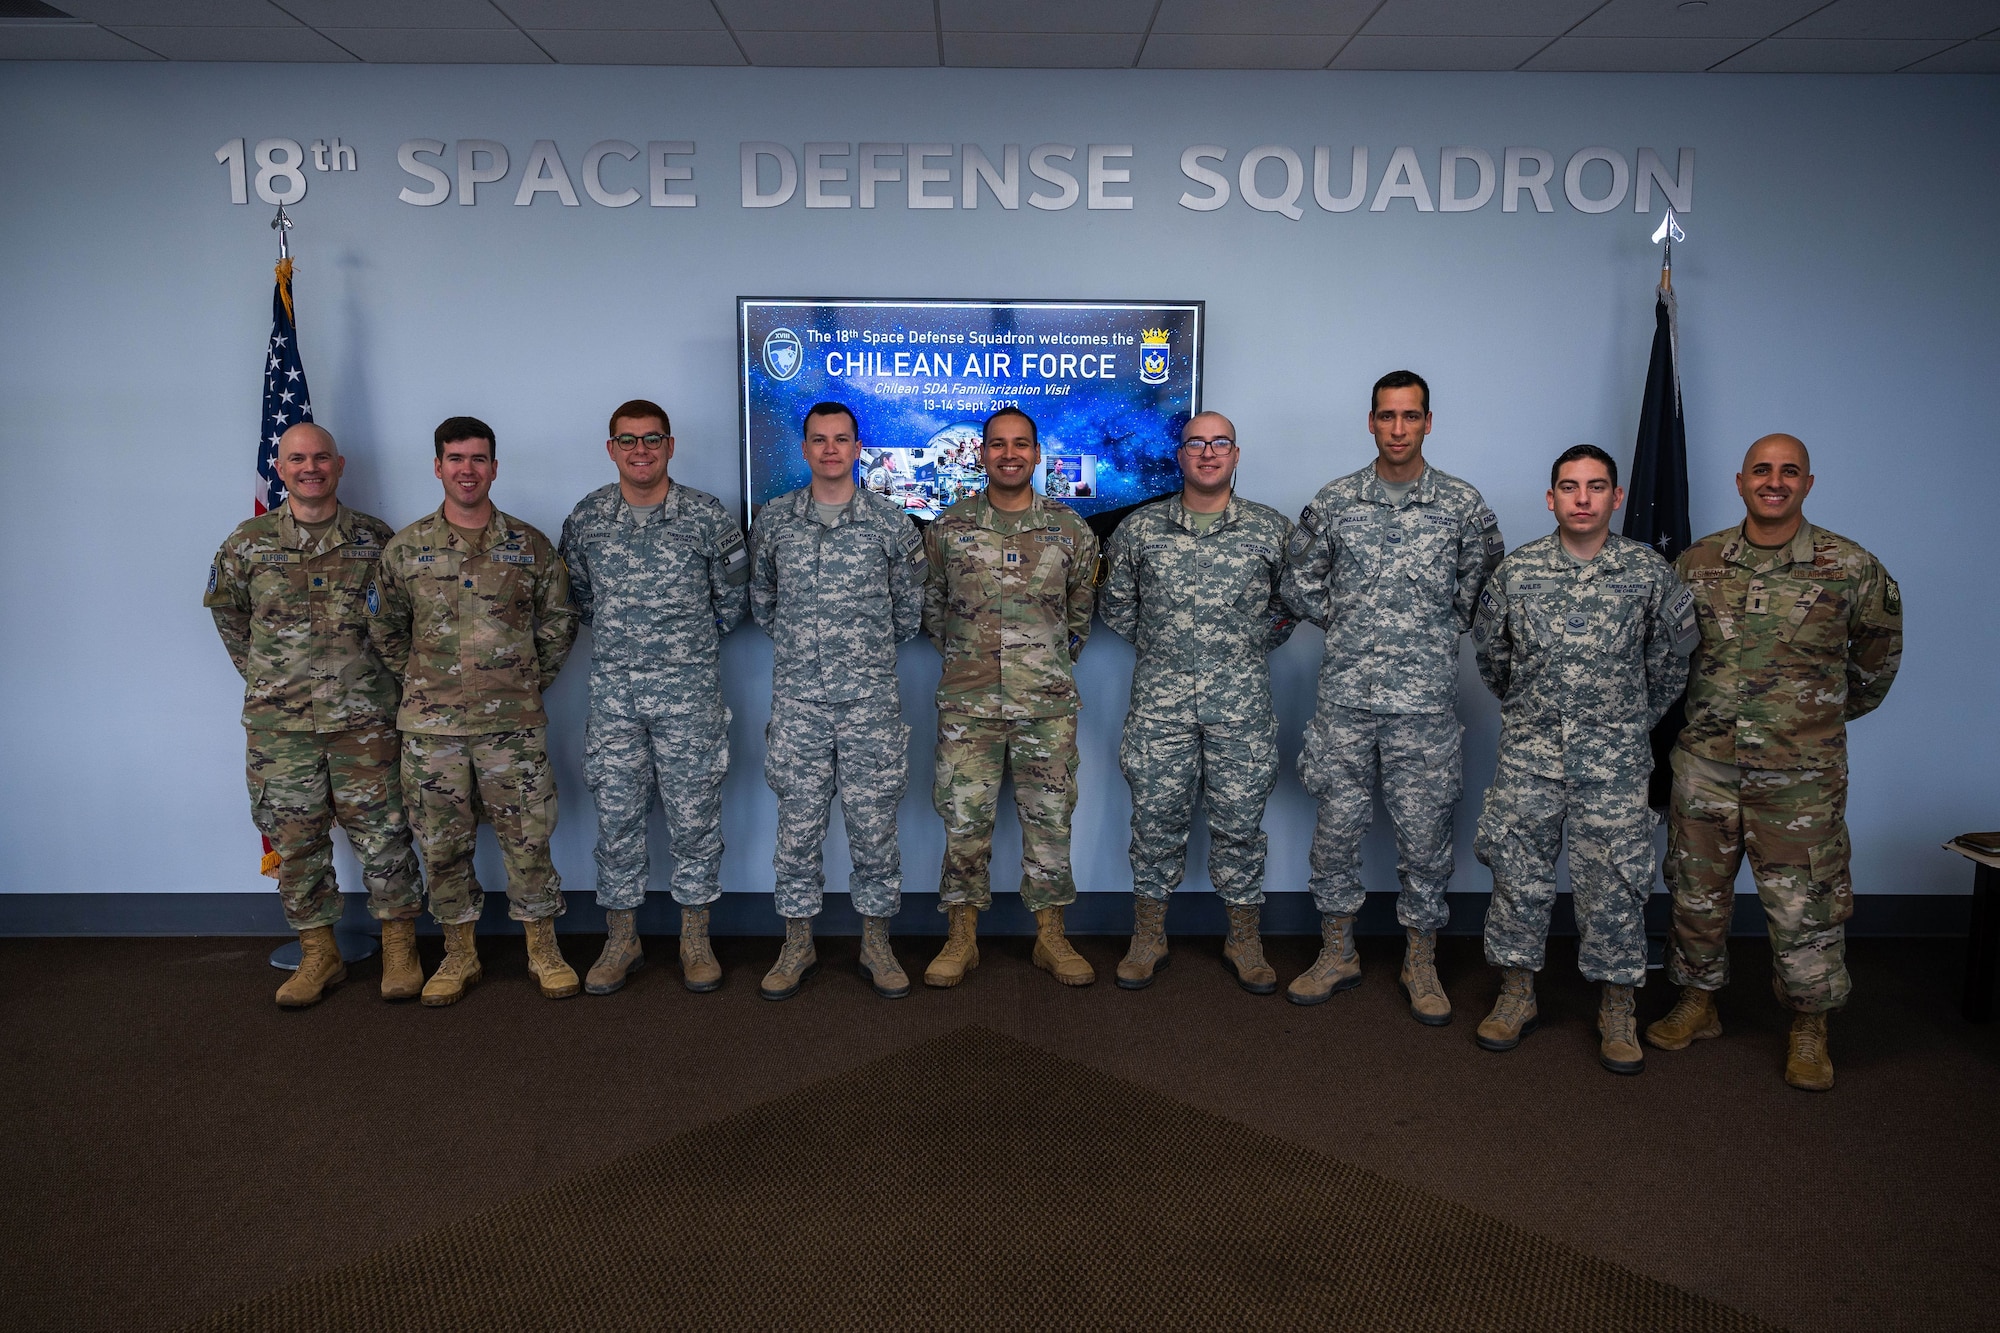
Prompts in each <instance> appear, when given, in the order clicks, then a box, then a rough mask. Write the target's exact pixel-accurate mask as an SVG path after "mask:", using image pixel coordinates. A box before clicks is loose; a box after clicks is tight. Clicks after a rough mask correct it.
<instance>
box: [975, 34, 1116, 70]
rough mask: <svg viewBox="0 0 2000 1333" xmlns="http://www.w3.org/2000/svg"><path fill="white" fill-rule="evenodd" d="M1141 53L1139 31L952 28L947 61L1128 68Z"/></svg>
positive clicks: (1030, 66)
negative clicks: (1051, 32)
mask: <svg viewBox="0 0 2000 1333" xmlns="http://www.w3.org/2000/svg"><path fill="white" fill-rule="evenodd" d="M1138 54H1139V35H1138V34H1137V33H1130V34H1125V33H1095V34H1063V35H1060V36H1050V35H1047V34H1041V33H1012V32H948V33H946V34H945V35H944V63H945V64H947V65H963V66H968V67H976V66H998V67H1002V68H1006V69H1125V68H1127V67H1129V66H1130V65H1131V64H1132V62H1133V60H1134V59H1136V58H1137V57H1138Z"/></svg>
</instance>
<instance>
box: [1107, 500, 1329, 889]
mask: <svg viewBox="0 0 2000 1333" xmlns="http://www.w3.org/2000/svg"><path fill="white" fill-rule="evenodd" d="M1291 531H1292V525H1291V522H1290V521H1289V520H1288V519H1286V518H1285V516H1284V515H1283V514H1280V513H1279V512H1278V511H1277V510H1275V509H1272V508H1270V507H1268V506H1266V505H1260V504H1257V503H1255V502H1254V501H1250V500H1245V499H1242V498H1240V497H1237V496H1231V497H1230V499H1229V503H1228V506H1227V507H1226V508H1225V509H1223V511H1222V512H1221V513H1220V514H1219V515H1217V516H1216V518H1215V521H1214V522H1213V523H1212V524H1210V525H1209V527H1208V528H1207V530H1206V531H1203V530H1200V529H1198V528H1196V526H1195V523H1194V520H1193V519H1192V518H1191V517H1190V516H1189V514H1188V511H1187V508H1186V506H1185V505H1183V504H1182V503H1181V497H1180V496H1178V495H1175V496H1169V497H1168V498H1167V499H1164V500H1160V501H1158V502H1156V503H1154V504H1149V505H1146V506H1145V507H1144V508H1142V509H1139V510H1137V511H1135V512H1134V513H1132V514H1131V515H1129V516H1128V517H1127V518H1126V519H1125V521H1124V522H1122V523H1120V524H1119V525H1118V530H1117V531H1116V532H1114V533H1112V534H1111V541H1110V542H1109V544H1108V545H1107V547H1106V560H1105V564H1106V567H1107V570H1108V572H1107V574H1106V576H1105V580H1104V587H1103V588H1102V589H1101V590H1100V592H1099V594H1098V599H1097V613H1098V615H1099V616H1101V617H1102V618H1103V620H1104V623H1105V624H1106V625H1108V626H1110V628H1111V630H1112V632H1113V633H1115V634H1117V635H1119V636H1120V637H1121V638H1125V639H1129V640H1131V642H1132V644H1133V646H1134V647H1135V648H1136V649H1137V650H1138V660H1137V662H1136V663H1135V664H1134V666H1133V669H1132V706H1131V711H1130V712H1128V713H1127V714H1126V717H1125V732H1124V736H1123V738H1122V739H1121V741H1120V744H1119V747H1118V765H1119V767H1120V768H1121V769H1122V770H1123V771H1124V773H1125V780H1126V782H1127V783H1129V784H1130V785H1131V788H1132V845H1131V857H1132V887H1133V890H1134V891H1135V892H1137V893H1139V894H1140V895H1141V896H1143V897H1147V898H1159V899H1164V898H1166V897H1167V896H1168V895H1169V894H1170V893H1172V892H1173V890H1174V889H1175V887H1176V886H1178V885H1179V884H1180V882H1181V876H1182V872H1183V868H1184V866H1185V864H1186V860H1187V840H1188V828H1189V825H1190V824H1191V823H1192V822H1193V818H1194V802H1195V796H1196V793H1197V792H1199V793H1200V795H1201V798H1202V800H1203V802H1204V803H1205V805H1206V806H1207V809H1208V831H1209V854H1208V870H1209V878H1210V879H1211V880H1212V881H1213V883H1214V884H1215V891H1216V893H1217V894H1218V895H1219V896H1220V897H1221V898H1222V899H1223V901H1225V902H1228V903H1233V904H1236V905H1238V906H1248V905H1251V904H1256V903H1262V902H1263V901H1264V850H1265V843H1266V838H1265V835H1264V828H1263V822H1264V803H1265V802H1266V801H1267V800H1268V799H1269V798H1270V795H1271V788H1272V786H1273V785H1274V784H1275V783H1276V782H1277V780H1278V719H1277V715H1276V714H1275V713H1274V712H1273V711H1272V709H1271V664H1270V653H1271V651H1272V650H1273V649H1275V648H1277V647H1278V645H1280V644H1282V643H1283V642H1284V641H1285V640H1286V639H1288V638H1290V637H1291V635H1292V626H1293V624H1294V621H1293V619H1292V616H1291V613H1290V612H1289V611H1287V610H1286V609H1285V605H1284V602H1283V601H1282V600H1281V599H1280V597H1279V595H1278V583H1279V579H1280V577H1281V576H1282V573H1283V570H1284V563H1285V554H1284V553H1285V543H1286V541H1287V540H1288V539H1289V538H1290V536H1291Z"/></svg>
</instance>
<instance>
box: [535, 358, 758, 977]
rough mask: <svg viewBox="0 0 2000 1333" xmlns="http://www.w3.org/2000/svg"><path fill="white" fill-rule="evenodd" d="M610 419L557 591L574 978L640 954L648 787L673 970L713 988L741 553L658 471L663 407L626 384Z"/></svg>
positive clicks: (730, 525) (640, 958)
mask: <svg viewBox="0 0 2000 1333" xmlns="http://www.w3.org/2000/svg"><path fill="white" fill-rule="evenodd" d="M610 431H611V436H610V439H608V440H607V441H606V442H605V446H604V448H605V452H606V453H608V454H609V455H610V456H611V461H612V463H614V464H615V465H616V466H617V468H618V480H617V481H615V482H613V483H611V484H610V485H608V486H602V487H599V488H598V489H597V490H594V491H592V492H591V493H590V494H589V495H586V496H584V497H583V499H582V500H580V501H578V502H577V506H576V508H575V509H574V510H573V511H571V513H570V516H569V518H568V519H567V520H565V521H564V523H563V532H562V552H563V560H564V563H565V565H566V566H567V567H568V569H569V576H570V589H571V595H572V597H573V599H574V601H575V604H576V608H577V612H578V614H579V615H581V616H582V617H583V620H584V623H586V624H588V625H589V626H590V627H591V663H590V721H589V724H588V726H587V728H586V729H585V732H584V738H583V777H584V781H586V782H587V783H589V784H590V795H591V799H592V800H593V801H595V802H596V803H597V902H598V905H599V906H600V907H602V908H604V915H605V921H606V924H607V925H608V926H609V931H608V934H607V938H606V939H605V942H604V951H603V953H602V954H600V955H599V957H598V959H597V962H596V964H595V965H594V966H592V967H591V969H590V975H589V977H588V978H587V984H588V986H589V989H590V993H591V994H593V995H609V994H611V993H612V992H613V991H615V990H617V989H618V988H619V987H620V986H623V985H624V984H625V977H626V974H627V973H629V972H631V971H632V970H633V969H635V968H637V967H639V966H641V965H642V964H643V962H644V957H645V956H644V954H643V953H642V952H641V950H640V946H639V935H638V925H637V920H638V909H639V904H641V903H642V902H644V901H645V900H646V878H647V875H648V873H649V865H648V862H647V856H646V816H647V814H648V813H649V812H650V811H651V810H652V807H653V799H654V797H655V796H658V798H659V801H660V806H661V808H662V809H663V810H664V811H665V813H666V818H667V830H668V832H669V833H671V834H672V835H673V848H674V873H673V884H672V888H673V895H674V901H675V902H677V903H679V904H680V908H681V934H680V962H681V984H682V985H684V986H686V987H687V988H688V989H689V990H691V991H712V990H714V989H715V988H716V987H718V986H720V985H721V984H722V967H721V965H720V964H719V963H717V962H716V960H715V951H714V949H712V948H711V947H710V945H709V940H708V914H709V904H710V903H713V902H714V901H715V900H716V899H717V898H720V897H721V896H722V877H721V876H722V779H723V778H724V776H725V775H727V774H728V772H729V718H730V714H729V709H727V708H726V707H724V706H723V703H722V666H721V649H722V636H723V635H725V634H727V633H728V632H729V631H730V630H732V629H734V628H736V626H737V625H738V624H740V623H741V622H742V620H743V616H744V613H745V611H746V610H747V609H748V608H747V602H746V599H745V593H744V589H745V586H746V585H747V584H748V583H749V581H750V557H749V553H748V552H747V551H746V550H745V549H744V546H743V529H742V528H741V527H740V526H738V524H737V522H736V520H735V518H733V517H732V516H731V515H730V513H729V511H728V510H726V509H724V508H723V507H722V502H721V501H720V500H717V499H716V498H715V497H714V496H712V495H710V494H708V493H707V492H706V491H698V490H696V489H695V488H694V487H692V486H688V485H685V484H681V483H677V482H675V481H673V480H672V479H671V478H670V477H669V476H668V475H667V461H668V460H669V459H671V458H672V457H673V456H674V436H673V427H672V426H671V425H670V424H669V423H668V421H667V414H666V410H665V409H664V408H662V407H660V406H659V405H658V404H657V403H653V402H649V401H647V400H646V399H643V398H635V399H633V400H632V401H630V402H627V403H624V404H621V405H620V406H619V407H618V409H617V410H616V411H614V412H613V413H612V414H611V425H610Z"/></svg>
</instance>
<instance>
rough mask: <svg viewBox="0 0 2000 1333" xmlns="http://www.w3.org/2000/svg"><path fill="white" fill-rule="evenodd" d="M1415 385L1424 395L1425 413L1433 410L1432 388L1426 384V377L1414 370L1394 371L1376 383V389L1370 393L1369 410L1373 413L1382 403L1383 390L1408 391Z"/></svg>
mask: <svg viewBox="0 0 2000 1333" xmlns="http://www.w3.org/2000/svg"><path fill="white" fill-rule="evenodd" d="M1411 385H1415V386H1416V387H1417V388H1418V389H1419V390H1420V391H1421V392H1422V393H1423V395H1424V411H1426V412H1428V411H1430V410H1431V386H1430V385H1428V384H1426V383H1424V377H1423V376H1422V375H1419V374H1418V373H1417V372H1416V371H1414V370H1392V371H1390V372H1389V373H1388V374H1386V375H1384V376H1383V377H1382V378H1381V379H1379V380H1376V381H1375V387H1374V388H1373V389H1370V390H1369V391H1368V410H1369V411H1370V412H1373V411H1374V410H1375V409H1376V407H1377V406H1379V405H1380V404H1381V402H1382V390H1384V389H1407V388H1409V387H1410V386H1411Z"/></svg>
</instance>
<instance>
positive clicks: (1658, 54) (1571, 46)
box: [1521, 37, 1750, 74]
mask: <svg viewBox="0 0 2000 1333" xmlns="http://www.w3.org/2000/svg"><path fill="white" fill-rule="evenodd" d="M1749 44H1750V43H1749V42H1748V41H1746V40H1744V39H1743V38H1741V37H1558V38H1556V40H1555V41H1554V42H1552V43H1550V44H1549V46H1548V47H1547V48H1546V49H1545V50H1543V51H1542V52H1541V53H1540V54H1539V55H1537V56H1536V57H1535V58H1534V59H1533V60H1530V61H1529V62H1528V63H1527V64H1525V65H1523V66H1521V68H1522V69H1547V70H1569V71H1573V72H1582V71H1600V72H1611V73H1622V74H1691V73H1699V72H1700V71H1702V70H1705V69H1707V68H1708V67H1709V66H1710V65H1713V64H1715V63H1716V62H1717V61H1721V60H1727V59H1729V57H1731V56H1733V55H1735V54H1736V53H1737V52H1738V51H1741V50H1742V49H1743V48H1744V47H1746V46H1748V45H1749Z"/></svg>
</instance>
